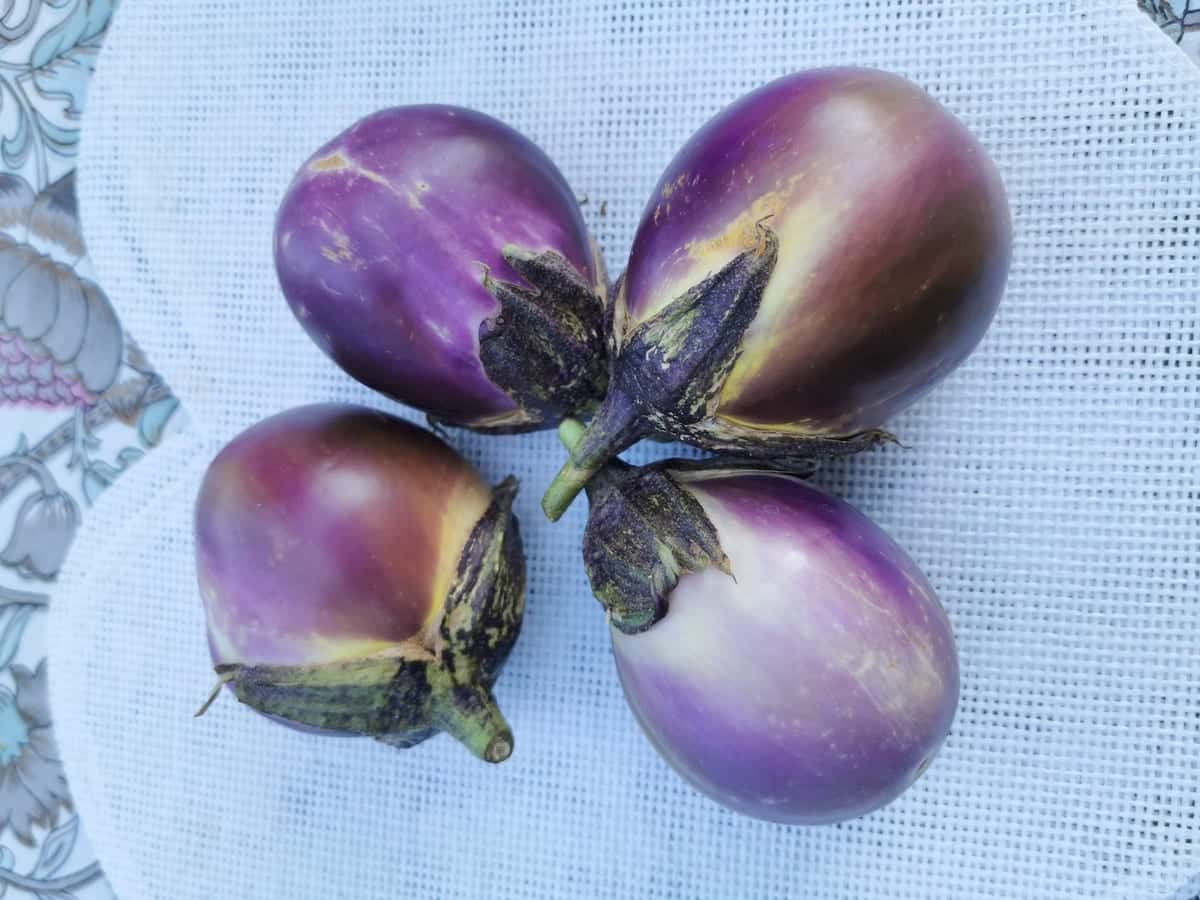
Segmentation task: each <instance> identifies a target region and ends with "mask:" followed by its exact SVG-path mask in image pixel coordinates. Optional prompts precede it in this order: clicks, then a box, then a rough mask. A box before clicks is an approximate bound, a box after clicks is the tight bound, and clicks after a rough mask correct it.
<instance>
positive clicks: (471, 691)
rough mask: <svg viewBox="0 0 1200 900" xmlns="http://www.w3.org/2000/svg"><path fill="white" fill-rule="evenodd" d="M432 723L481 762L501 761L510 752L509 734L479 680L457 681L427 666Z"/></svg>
mask: <svg viewBox="0 0 1200 900" xmlns="http://www.w3.org/2000/svg"><path fill="white" fill-rule="evenodd" d="M428 677H429V683H430V687H432V688H433V698H432V701H433V702H432V704H431V710H430V712H431V714H432V719H433V723H434V724H435V725H436V726H437V727H438V728H440V729H442V731H444V732H446V733H447V734H449V735H451V736H452V737H454V738H456V739H457V740H458V741H459V742H461V743H462V744H463V746H465V747H466V748H467V749H468V750H470V751H471V752H472V753H473V754H475V755H476V756H477V757H479V758H480V759H482V760H483V761H484V762H490V763H498V762H504V760H506V759H508V758H509V756H511V755H512V750H513V733H512V729H511V728H510V727H509V725H508V722H507V721H506V720H505V718H504V715H503V714H502V713H501V712H500V707H499V706H497V705H496V699H495V698H494V697H493V696H492V692H491V691H490V690H488V688H487V687H485V686H484V685H483V684H482V683H479V682H467V683H462V682H459V681H457V680H456V679H455V678H454V676H453V675H451V674H450V673H449V672H448V671H447V670H446V669H444V668H442V667H441V666H434V667H431V669H430V671H429V674H428Z"/></svg>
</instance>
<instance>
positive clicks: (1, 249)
mask: <svg viewBox="0 0 1200 900" xmlns="http://www.w3.org/2000/svg"><path fill="white" fill-rule="evenodd" d="M0 228H4V229H5V231H3V232H0V403H18V404H22V405H30V406H39V407H86V406H91V405H94V404H95V403H96V400H97V397H98V396H99V395H100V394H101V393H103V392H104V391H106V390H107V389H108V388H109V387H111V386H112V385H113V383H114V382H115V381H116V378H117V375H118V373H119V371H120V368H121V356H122V353H123V349H124V338H123V335H122V332H121V325H120V323H119V322H118V321H117V316H116V313H115V312H114V310H113V308H112V304H111V303H110V302H109V300H108V297H107V295H105V293H104V291H103V290H101V288H100V286H99V285H97V284H96V283H95V282H93V281H90V280H89V279H86V278H81V277H80V276H79V275H78V274H77V273H76V271H75V269H74V267H73V265H71V264H69V263H70V262H72V261H74V260H75V259H78V258H79V257H80V256H82V254H83V252H84V248H83V239H82V236H81V235H80V233H79V223H78V217H77V213H76V206H75V184H74V175H73V174H71V175H67V176H65V177H64V178H62V179H61V180H59V181H57V182H55V183H54V184H52V185H50V187H48V188H47V189H46V190H45V191H43V192H42V193H41V194H38V195H35V194H34V192H33V189H32V188H31V187H30V186H29V184H28V183H27V182H26V181H25V180H24V179H23V178H21V177H20V176H19V175H13V174H9V173H0ZM31 238H36V239H37V244H38V246H48V247H51V248H52V250H53V256H51V255H46V254H44V253H42V252H41V251H40V250H38V249H37V247H35V246H34V245H33V243H30V239H31ZM56 256H61V257H64V258H65V259H66V260H67V261H68V262H63V261H61V260H60V259H57V258H55V257H56Z"/></svg>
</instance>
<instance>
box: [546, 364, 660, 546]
mask: <svg viewBox="0 0 1200 900" xmlns="http://www.w3.org/2000/svg"><path fill="white" fill-rule="evenodd" d="M647 431H648V429H647V427H646V425H645V423H644V422H643V421H642V419H641V416H640V415H639V414H638V412H637V409H636V407H634V405H633V403H632V401H630V399H629V398H628V397H627V396H626V395H625V394H624V393H623V392H622V391H620V390H618V389H617V388H615V387H614V388H611V389H610V390H609V392H608V396H606V397H605V398H604V403H603V404H602V405H601V407H600V410H599V411H598V412H597V413H596V417H595V418H594V419H592V421H591V424H589V425H588V427H587V428H586V429H585V428H583V426H582V425H580V423H579V422H576V421H574V420H573V419H566V420H564V421H563V423H562V425H561V426H559V430H558V437H559V440H561V441H562V442H563V443H564V444H567V443H568V442H573V446H570V447H569V448H568V449H569V450H570V452H571V456H570V458H569V459H568V460H567V461H566V463H564V464H563V467H562V468H561V469H559V470H558V474H557V475H555V476H554V481H552V482H551V483H550V487H549V488H547V489H546V493H545V495H544V496H543V497H542V510H543V511H544V512H545V513H546V518H548V519H549V520H550V521H551V522H557V521H558V520H559V519H560V518H562V514H563V513H564V512H566V511H567V507H569V506H570V505H571V503H572V501H574V499H575V498H576V497H577V496H578V495H579V492H580V491H582V490H583V489H584V488H585V487H586V486H587V484H588V482H589V481H591V480H592V478H593V476H595V475H596V473H597V472H599V471H600V470H601V469H603V468H604V465H605V463H607V462H608V461H609V460H610V459H612V458H613V457H615V456H616V455H617V454H618V453H620V452H621V451H623V450H626V449H628V448H629V447H631V446H632V445H633V444H635V443H637V441H639V440H640V439H641V438H643V437H645V436H646V433H647Z"/></svg>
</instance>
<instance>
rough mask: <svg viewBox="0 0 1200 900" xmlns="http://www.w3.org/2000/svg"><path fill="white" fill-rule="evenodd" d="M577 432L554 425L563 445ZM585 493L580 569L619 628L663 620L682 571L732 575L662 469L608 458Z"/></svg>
mask: <svg viewBox="0 0 1200 900" xmlns="http://www.w3.org/2000/svg"><path fill="white" fill-rule="evenodd" d="M581 434H582V426H581V425H580V424H579V423H578V422H574V421H569V422H564V423H563V425H562V427H560V428H559V435H560V436H561V437H562V439H563V442H564V443H566V444H570V443H571V442H572V441H573V440H577V439H579V438H580V437H581ZM587 495H588V502H589V504H590V505H591V510H590V512H589V514H588V523H587V527H586V528H585V529H584V534H583V562H584V567H585V568H586V569H587V573H588V580H589V581H590V582H591V584H592V592H593V593H594V594H595V595H596V599H597V600H599V601H600V603H601V605H602V606H603V607H604V608H605V610H606V611H607V612H608V616H609V621H610V622H611V623H612V625H613V627H615V628H617V629H619V630H620V631H623V632H625V633H626V634H638V633H639V632H642V631H646V630H647V629H649V628H651V627H652V626H653V625H654V624H655V623H656V622H658V621H659V620H661V619H662V618H663V617H664V616H666V615H667V613H668V602H667V598H668V595H669V594H670V593H671V591H672V590H673V589H674V587H675V585H676V583H677V582H678V581H679V576H680V575H681V574H683V573H685V572H702V571H704V570H705V569H707V568H708V567H709V566H715V567H716V568H718V569H719V570H720V571H722V572H724V573H725V574H726V575H729V576H731V577H732V575H733V570H732V568H731V567H730V563H729V558H728V557H727V556H726V555H725V552H724V551H723V550H722V549H721V543H720V540H719V539H718V536H717V529H716V527H715V526H714V525H713V523H712V521H711V520H710V519H709V518H708V515H707V514H706V513H705V512H704V508H703V507H702V506H701V505H700V503H699V501H698V500H696V498H695V497H694V496H692V494H691V493H690V492H689V491H688V490H687V489H686V488H684V487H682V486H681V485H680V484H679V483H678V482H677V481H676V480H675V479H674V478H673V477H672V476H671V474H670V473H669V472H668V471H667V468H666V466H665V465H662V464H656V465H652V466H645V467H643V468H635V467H633V466H629V465H626V464H625V463H623V462H621V461H620V460H613V461H612V462H610V463H609V464H607V465H606V466H604V468H603V469H601V470H600V471H599V472H597V473H596V476H595V477H594V478H593V479H592V480H591V481H590V482H589V483H588V485H587Z"/></svg>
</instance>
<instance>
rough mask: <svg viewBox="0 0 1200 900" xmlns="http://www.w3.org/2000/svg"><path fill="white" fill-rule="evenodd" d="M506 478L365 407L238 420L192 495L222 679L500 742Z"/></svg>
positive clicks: (300, 708)
mask: <svg viewBox="0 0 1200 900" xmlns="http://www.w3.org/2000/svg"><path fill="white" fill-rule="evenodd" d="M515 494H516V481H515V480H514V479H513V478H511V477H510V478H508V479H506V480H505V481H504V482H502V483H501V484H500V485H499V486H498V487H497V488H496V489H495V490H494V491H493V490H489V489H488V487H487V485H486V484H484V482H483V481H482V480H481V479H480V477H479V475H478V474H477V473H476V472H475V470H474V469H472V468H471V466H470V465H469V464H468V463H467V462H466V461H465V460H463V459H462V457H460V456H459V455H458V454H457V453H455V452H454V451H453V450H452V449H450V448H449V447H448V446H446V444H444V443H442V442H441V441H440V440H439V439H438V438H436V437H435V436H434V435H432V434H431V433H429V432H428V431H426V430H424V429H422V428H418V427H416V426H414V425H410V424H409V423H407V422H404V421H402V420H400V419H397V418H394V417H392V416H388V415H385V414H383V413H380V412H376V411H373V410H368V409H364V408H360V407H354V406H345V405H337V404H327V405H317V406H305V407H300V408H298V409H293V410H290V411H288V412H284V413H281V414H279V415H276V416H273V417H271V418H269V419H265V420H264V421H262V422H259V423H258V424H257V425H255V426H253V427H251V428H250V429H248V430H246V431H244V432H243V433H242V434H240V435H238V436H237V437H236V438H234V440H233V441H232V442H230V443H229V445H228V446H226V447H225V449H224V450H222V451H221V452H220V453H219V454H218V455H217V457H216V458H215V459H214V460H213V462H212V464H211V466H210V467H209V469H208V472H207V473H206V475H205V477H204V481H203V484H202V485H201V488H200V494H199V497H198V498H197V501H196V513H195V536H196V572H197V577H198V579H199V583H200V591H201V595H202V597H203V600H204V608H205V612H206V614H207V620H208V642H209V648H210V650H211V653H212V658H213V662H214V664H215V666H216V671H217V674H218V676H219V679H220V682H221V683H222V684H228V685H229V686H230V687H231V688H232V689H233V691H234V693H235V694H236V695H237V697H238V699H239V700H241V701H242V702H243V703H246V704H248V705H250V706H252V707H253V708H255V709H256V710H258V711H259V712H262V713H264V714H266V715H269V716H272V717H275V718H277V719H280V720H282V721H284V722H286V723H290V724H294V725H297V726H301V727H304V728H308V729H314V730H318V731H322V732H332V733H338V734H364V735H369V736H371V737H374V738H377V739H378V740H381V741H384V742H386V743H388V744H391V745H393V746H397V747H408V746H411V745H413V744H416V743H419V742H420V741H423V740H425V739H426V738H428V737H430V736H431V735H433V734H435V733H436V732H438V731H446V732H449V733H450V734H452V735H454V736H455V737H456V738H458V739H459V740H461V741H462V742H463V743H464V744H466V745H467V747H468V749H470V750H471V751H472V752H473V753H475V754H476V755H477V756H479V757H481V758H482V759H485V760H487V761H489V762H499V761H501V760H503V759H505V758H507V757H508V755H509V754H510V753H511V751H512V746H513V738H512V731H511V730H510V728H509V726H508V724H507V723H506V722H505V720H504V717H503V716H502V715H501V713H500V711H499V709H498V708H497V706H496V702H495V700H494V699H493V697H492V693H491V687H492V684H493V682H494V681H495V679H496V677H497V676H498V675H499V673H500V669H501V667H502V666H503V664H504V661H505V659H506V658H507V657H508V654H509V651H510V650H511V649H512V647H513V644H514V643H515V642H516V639H517V635H518V633H519V631H520V625H521V618H522V614H523V612H524V603H525V600H524V586H525V560H524V557H523V555H522V550H521V539H520V533H519V531H518V528H517V521H516V519H515V518H514V517H513V516H512V513H511V509H512V501H513V497H514V496H515ZM214 696H215V694H214Z"/></svg>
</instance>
